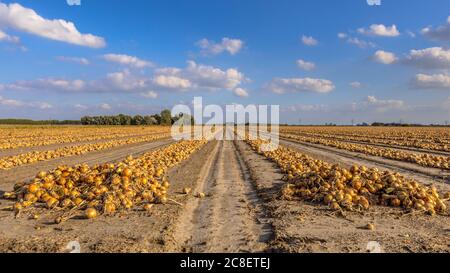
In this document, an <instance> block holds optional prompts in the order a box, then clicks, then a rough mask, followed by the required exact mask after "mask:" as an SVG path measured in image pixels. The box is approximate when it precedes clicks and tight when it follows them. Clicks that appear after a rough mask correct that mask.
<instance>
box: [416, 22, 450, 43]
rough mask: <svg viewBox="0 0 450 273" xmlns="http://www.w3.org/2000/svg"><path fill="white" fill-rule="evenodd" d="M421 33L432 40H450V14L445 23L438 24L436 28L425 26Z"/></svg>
mask: <svg viewBox="0 0 450 273" xmlns="http://www.w3.org/2000/svg"><path fill="white" fill-rule="evenodd" d="M421 33H422V35H424V36H425V37H427V38H429V39H431V40H437V41H444V42H448V41H450V16H449V17H448V18H447V22H446V23H445V24H444V25H442V26H438V27H436V28H432V27H426V28H423V29H422V31H421Z"/></svg>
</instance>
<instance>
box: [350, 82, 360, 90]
mask: <svg viewBox="0 0 450 273" xmlns="http://www.w3.org/2000/svg"><path fill="white" fill-rule="evenodd" d="M349 85H350V86H351V87H353V88H356V89H358V88H361V86H362V84H361V83H360V82H351V83H349Z"/></svg>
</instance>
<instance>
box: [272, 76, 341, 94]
mask: <svg viewBox="0 0 450 273" xmlns="http://www.w3.org/2000/svg"><path fill="white" fill-rule="evenodd" d="M268 87H269V89H270V90H271V91H272V92H274V93H277V94H283V93H286V92H307V91H311V92H317V93H328V92H331V91H333V90H334V89H335V85H334V84H333V82H332V81H330V80H324V79H313V78H290V79H283V78H276V79H273V80H272V82H271V83H270V84H269V85H268Z"/></svg>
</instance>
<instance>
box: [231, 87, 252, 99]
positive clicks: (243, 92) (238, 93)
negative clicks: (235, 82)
mask: <svg viewBox="0 0 450 273" xmlns="http://www.w3.org/2000/svg"><path fill="white" fill-rule="evenodd" d="M233 94H235V95H236V96H238V97H241V98H247V97H248V96H249V95H248V92H247V90H245V89H242V88H240V87H238V88H236V89H234V90H233Z"/></svg>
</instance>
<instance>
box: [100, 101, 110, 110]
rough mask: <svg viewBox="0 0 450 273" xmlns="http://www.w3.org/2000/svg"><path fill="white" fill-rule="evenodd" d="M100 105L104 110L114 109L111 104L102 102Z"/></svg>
mask: <svg viewBox="0 0 450 273" xmlns="http://www.w3.org/2000/svg"><path fill="white" fill-rule="evenodd" d="M98 107H99V108H100V109H103V110H111V109H112V107H111V105H109V104H107V103H102V104H100V105H99V106H98Z"/></svg>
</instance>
